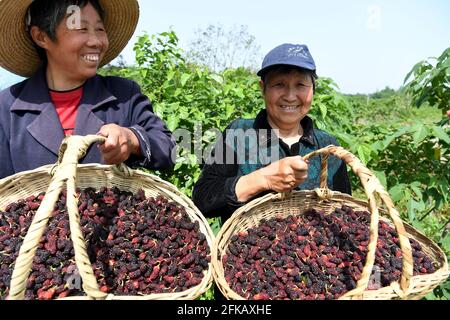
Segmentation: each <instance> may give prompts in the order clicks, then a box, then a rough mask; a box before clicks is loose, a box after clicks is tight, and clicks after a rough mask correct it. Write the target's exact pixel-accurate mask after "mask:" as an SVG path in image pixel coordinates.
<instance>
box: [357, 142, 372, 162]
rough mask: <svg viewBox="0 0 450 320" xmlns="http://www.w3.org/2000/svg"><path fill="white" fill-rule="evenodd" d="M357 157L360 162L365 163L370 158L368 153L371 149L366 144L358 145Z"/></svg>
mask: <svg viewBox="0 0 450 320" xmlns="http://www.w3.org/2000/svg"><path fill="white" fill-rule="evenodd" d="M357 152H358V157H359V159H360V160H361V162H362V163H364V164H367V163H368V162H369V160H370V153H371V152H372V149H370V147H368V146H366V145H360V146H359V147H358V149H357Z"/></svg>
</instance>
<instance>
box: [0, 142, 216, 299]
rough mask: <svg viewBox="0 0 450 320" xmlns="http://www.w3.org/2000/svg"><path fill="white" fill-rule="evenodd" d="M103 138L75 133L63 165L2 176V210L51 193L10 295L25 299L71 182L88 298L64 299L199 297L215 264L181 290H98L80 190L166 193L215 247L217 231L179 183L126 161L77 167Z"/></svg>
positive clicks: (71, 210) (78, 258) (75, 236)
mask: <svg viewBox="0 0 450 320" xmlns="http://www.w3.org/2000/svg"><path fill="white" fill-rule="evenodd" d="M103 141H104V138H103V137H100V136H86V137H80V136H71V137H69V138H66V140H64V141H63V144H62V146H61V150H60V156H59V160H58V163H57V164H56V165H55V166H44V167H40V168H38V169H36V170H32V171H27V172H22V173H18V174H16V175H13V176H11V177H8V178H4V179H2V180H0V209H1V208H4V207H6V205H7V204H9V203H11V202H15V201H17V200H19V199H23V198H26V197H28V196H30V195H33V194H38V193H41V192H43V191H46V195H45V197H44V199H43V201H42V203H41V206H40V207H39V209H38V210H37V212H36V215H35V217H34V219H33V222H32V224H31V226H30V228H29V230H28V232H27V235H26V236H25V239H24V241H23V244H22V246H21V248H20V251H19V256H18V258H17V260H16V263H15V266H14V271H13V274H12V279H11V285H10V293H9V299H11V300H18V299H23V298H24V295H25V290H26V282H27V278H28V276H29V274H30V272H31V266H32V262H33V258H34V255H35V253H36V250H37V248H38V245H39V240H40V238H41V236H42V235H43V234H44V232H45V228H46V225H47V223H48V220H49V218H50V215H51V212H52V211H53V208H54V204H55V202H56V201H57V199H58V196H59V194H60V192H61V190H62V188H63V187H64V185H67V209H68V214H69V221H70V231H71V239H72V241H73V244H74V251H75V262H76V265H77V267H78V271H79V274H80V276H81V278H82V280H83V290H84V292H85V293H86V294H87V296H81V297H69V298H65V299H83V300H84V299H102V300H104V299H108V300H109V299H112V300H175V299H186V300H187V299H195V298H197V297H198V296H200V295H201V294H203V293H204V292H205V291H207V290H208V288H209V287H210V286H211V284H212V279H213V277H212V270H211V269H212V268H211V264H210V267H209V268H208V270H207V271H206V272H205V274H204V277H203V279H202V281H201V283H200V284H198V285H197V286H194V287H192V288H190V289H188V290H185V291H182V292H177V293H162V294H151V295H145V296H115V295H113V294H107V293H104V292H102V291H100V290H99V288H98V284H97V280H96V278H95V276H94V273H93V269H92V265H91V263H90V261H89V258H88V255H87V251H86V243H85V240H84V237H83V235H82V232H81V227H80V216H79V213H78V204H77V198H76V192H75V190H76V188H80V189H85V188H88V187H93V188H95V189H99V188H101V187H108V188H112V187H117V188H119V189H121V190H124V191H125V190H126V191H131V192H133V193H136V192H137V191H138V190H139V189H143V190H144V192H145V195H146V197H156V196H158V195H163V196H164V197H166V198H168V199H169V200H171V201H174V202H176V203H177V204H179V205H181V206H183V207H184V208H185V210H186V213H187V215H188V216H189V218H190V219H191V220H192V221H193V222H194V221H198V222H199V225H200V229H199V231H200V232H202V233H203V234H204V235H205V236H206V241H207V243H208V245H209V247H210V248H211V247H212V244H213V238H214V235H213V233H212V230H211V228H210V227H209V224H208V222H207V221H206V219H205V218H204V216H203V215H202V214H201V213H200V211H199V210H198V209H197V208H196V207H195V205H194V204H193V203H192V201H191V200H190V199H189V198H188V197H186V196H185V195H184V194H182V193H181V192H180V191H179V190H178V189H177V188H176V187H175V186H174V185H172V184H170V183H168V182H166V181H164V180H162V179H160V178H158V177H157V176H154V175H151V174H147V173H144V172H142V171H138V170H131V169H130V168H128V167H126V166H125V165H123V164H122V165H120V166H107V165H98V164H89V165H78V159H80V158H81V157H82V156H84V154H85V152H86V150H87V148H88V147H89V146H90V145H91V144H92V143H95V142H103Z"/></svg>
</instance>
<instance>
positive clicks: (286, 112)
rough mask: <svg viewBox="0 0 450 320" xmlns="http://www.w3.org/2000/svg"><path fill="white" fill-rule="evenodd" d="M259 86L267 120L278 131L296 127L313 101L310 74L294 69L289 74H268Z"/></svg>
mask: <svg viewBox="0 0 450 320" xmlns="http://www.w3.org/2000/svg"><path fill="white" fill-rule="evenodd" d="M260 85H261V89H262V91H263V97H264V100H265V102H266V110H267V115H268V117H269V120H271V122H272V123H274V124H275V125H276V126H277V127H278V128H279V129H291V128H293V127H295V126H298V125H299V123H300V121H301V120H302V119H303V118H304V117H305V116H306V114H307V113H308V111H309V109H310V107H311V103H312V99H313V82H312V79H311V76H310V74H308V73H307V72H302V71H301V70H295V69H294V70H291V71H290V72H289V73H275V72H273V73H270V72H269V74H268V75H267V76H266V79H265V82H263V81H261V83H260Z"/></svg>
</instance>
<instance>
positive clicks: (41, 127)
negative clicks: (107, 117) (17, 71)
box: [11, 67, 117, 155]
mask: <svg viewBox="0 0 450 320" xmlns="http://www.w3.org/2000/svg"><path fill="white" fill-rule="evenodd" d="M114 100H117V98H116V97H115V96H114V95H112V94H111V93H110V92H109V90H108V89H107V88H106V86H105V85H104V82H103V78H102V77H100V76H98V75H96V76H95V77H92V78H90V79H88V80H87V81H86V83H85V84H84V88H83V97H82V98H81V102H80V105H79V106H78V111H77V120H76V127H75V131H74V134H77V135H87V134H95V133H96V132H98V131H99V129H100V128H101V127H102V125H103V124H104V122H103V121H102V120H101V119H100V118H98V117H97V116H96V115H95V114H94V113H93V112H92V111H93V110H95V109H96V108H98V107H100V106H102V105H104V104H105V103H108V102H111V101H114ZM11 111H26V112H39V115H37V117H36V118H35V119H34V120H33V121H32V122H31V123H30V124H29V125H28V126H27V130H28V132H29V133H30V134H31V135H32V136H33V137H34V139H36V141H38V142H39V143H40V144H42V145H43V146H44V147H45V148H47V149H48V150H50V151H51V152H52V153H54V154H55V155H58V152H59V147H60V145H61V142H62V140H63V139H64V137H65V135H64V132H63V129H62V126H61V123H60V121H59V117H58V114H57V113H56V109H55V106H54V105H53V103H52V101H51V99H50V94H49V90H48V86H47V80H46V77H45V67H41V68H40V70H39V71H38V72H37V73H36V74H35V75H34V76H33V77H31V78H30V79H28V80H27V81H26V83H25V85H24V88H23V90H22V91H21V92H20V94H19V96H18V97H17V98H16V100H15V101H14V103H13V104H12V106H11Z"/></svg>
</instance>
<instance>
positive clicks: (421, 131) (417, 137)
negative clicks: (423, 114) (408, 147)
mask: <svg viewBox="0 0 450 320" xmlns="http://www.w3.org/2000/svg"><path fill="white" fill-rule="evenodd" d="M428 134H429V130H428V128H427V127H426V126H424V125H419V126H418V128H417V131H416V133H415V134H414V136H413V139H414V140H413V143H414V145H415V146H416V147H417V146H418V145H419V144H420V143H421V142H422V141H423V140H425V138H426V137H427V136H428Z"/></svg>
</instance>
